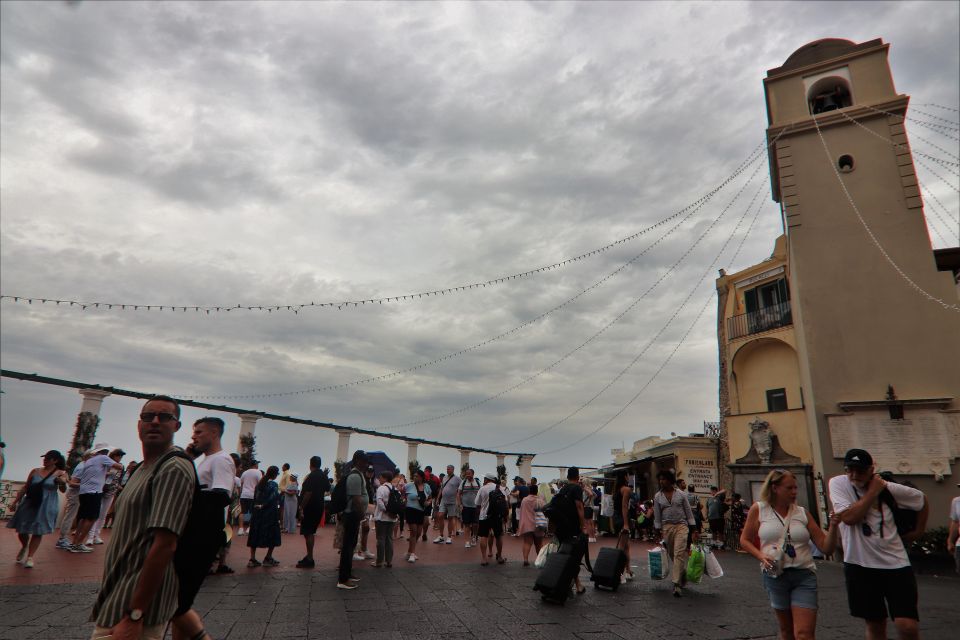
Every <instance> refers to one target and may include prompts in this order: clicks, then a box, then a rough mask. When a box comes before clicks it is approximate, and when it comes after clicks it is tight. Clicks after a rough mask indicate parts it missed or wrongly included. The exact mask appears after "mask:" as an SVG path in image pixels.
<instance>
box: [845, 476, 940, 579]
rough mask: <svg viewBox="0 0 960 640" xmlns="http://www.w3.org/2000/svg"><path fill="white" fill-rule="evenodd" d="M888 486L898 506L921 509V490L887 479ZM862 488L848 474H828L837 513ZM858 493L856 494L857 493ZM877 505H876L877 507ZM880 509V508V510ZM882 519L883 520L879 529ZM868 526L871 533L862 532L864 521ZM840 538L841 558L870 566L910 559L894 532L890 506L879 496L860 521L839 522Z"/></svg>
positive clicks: (906, 564)
mask: <svg viewBox="0 0 960 640" xmlns="http://www.w3.org/2000/svg"><path fill="white" fill-rule="evenodd" d="M887 489H889V491H890V493H891V494H892V495H893V498H894V500H896V502H897V505H898V506H899V507H900V508H901V509H910V510H912V511H920V510H921V509H923V492H922V491H920V490H918V489H911V488H910V487H906V486H904V485H902V484H896V483H894V482H888V483H887ZM864 491H865V490H863V489H858V488H856V487H854V486H853V483H852V482H850V479H849V478H848V477H847V476H845V475H844V476H836V477H834V478H830V501H831V502H832V503H833V510H834V511H835V512H836V513H838V514H840V513H842V512H844V511H846V510H847V509H849V508H850V506H851V505H852V504H854V503H855V502H857V501H859V500H860V498H862V497H863V494H864ZM858 495H859V496H860V497H857V496H858ZM878 506H879V509H878V508H877V507H878ZM880 509H882V510H883V511H882V512H881V511H880ZM881 522H882V523H883V526H882V529H883V530H882V531H881ZM864 523H866V524H867V526H869V527H870V532H871V533H870V535H869V536H865V535H863V524H864ZM840 541H841V542H842V543H843V561H844V562H849V563H850V564H856V565H860V566H861V567H868V568H871V569H900V568H902V567H909V566H910V560H909V558H907V551H906V549H904V548H903V542H902V541H901V540H900V536H899V535H898V534H897V523H896V522H895V521H894V519H893V512H891V511H890V507H888V506H887V505H885V504H883V503H881V502H880V500H879V498H878V499H877V500H876V501H875V502H874V504H873V506H872V507H870V510H869V511H867V516H866V518H864V519H863V521H861V522H858V523H856V524H853V525H849V524H844V523H842V522H841V523H840Z"/></svg>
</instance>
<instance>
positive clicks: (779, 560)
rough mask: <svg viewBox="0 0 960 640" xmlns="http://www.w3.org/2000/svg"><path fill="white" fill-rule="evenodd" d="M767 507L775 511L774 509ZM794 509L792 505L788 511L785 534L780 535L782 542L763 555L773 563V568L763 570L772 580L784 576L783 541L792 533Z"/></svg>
mask: <svg viewBox="0 0 960 640" xmlns="http://www.w3.org/2000/svg"><path fill="white" fill-rule="evenodd" d="M767 506H768V507H769V508H770V509H773V507H770V506H769V505H767ZM793 508H794V507H793V505H790V510H789V511H787V517H786V518H784V520H783V533H781V534H780V540H778V541H777V544H775V545H772V546H769V547H767V548H766V549H764V550H763V555H765V556H766V557H767V558H768V559H769V560H770V561H771V562H772V563H773V566H772V567H771V568H769V569H763V572H764V573H765V574H767V575H768V576H770V577H771V578H779V577H780V576H781V575H783V541H784V540H786V538H787V534H788V533H789V532H790V520H791V519H792V518H793ZM774 513H776V511H774Z"/></svg>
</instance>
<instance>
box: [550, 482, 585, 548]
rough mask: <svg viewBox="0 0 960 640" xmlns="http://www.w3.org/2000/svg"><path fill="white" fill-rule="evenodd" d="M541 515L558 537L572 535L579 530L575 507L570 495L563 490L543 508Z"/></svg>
mask: <svg viewBox="0 0 960 640" xmlns="http://www.w3.org/2000/svg"><path fill="white" fill-rule="evenodd" d="M543 515H545V516H547V519H548V520H549V521H550V524H552V525H553V530H554V532H555V533H557V535H558V536H564V537H565V536H567V535H573V534H576V533H577V532H578V531H579V530H580V517H579V516H578V515H577V505H575V504H574V501H573V499H572V498H571V497H570V494H569V493H568V492H567V491H565V490H563V489H561V490H560V492H559V493H557V495H555V496H553V498H552V499H551V500H550V502H549V503H548V504H547V506H545V507H544V508H543Z"/></svg>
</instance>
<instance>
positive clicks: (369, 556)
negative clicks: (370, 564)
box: [363, 551, 377, 560]
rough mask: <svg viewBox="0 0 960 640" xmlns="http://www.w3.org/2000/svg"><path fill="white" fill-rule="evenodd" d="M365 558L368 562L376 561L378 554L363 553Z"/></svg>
mask: <svg viewBox="0 0 960 640" xmlns="http://www.w3.org/2000/svg"><path fill="white" fill-rule="evenodd" d="M363 557H364V558H365V559H367V560H374V559H375V558H376V557H377V554H375V553H370V552H369V551H364V552H363Z"/></svg>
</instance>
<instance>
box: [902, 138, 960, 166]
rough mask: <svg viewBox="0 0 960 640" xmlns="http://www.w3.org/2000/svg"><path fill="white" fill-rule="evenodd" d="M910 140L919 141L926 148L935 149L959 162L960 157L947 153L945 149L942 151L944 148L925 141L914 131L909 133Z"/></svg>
mask: <svg viewBox="0 0 960 640" xmlns="http://www.w3.org/2000/svg"><path fill="white" fill-rule="evenodd" d="M910 139H911V140H919V141H920V142H922V143H924V144H926V145H928V146H931V147H933V148H934V149H936V150H937V151H939V152H940V153H944V154H946V155H948V156H950V157H951V158H953V159H954V160H957V161H960V156H958V155H957V154H955V153H950V152H949V151H947V150H946V149H944V148H943V147H941V146H940V145H938V144H936V143H935V142H930V141H929V140H927V139H926V138H924V137H923V136H921V135H920V134H919V133H917V132H916V131H911V132H910Z"/></svg>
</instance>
